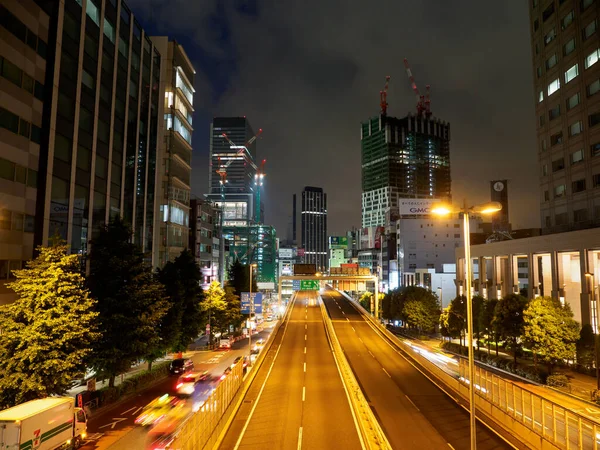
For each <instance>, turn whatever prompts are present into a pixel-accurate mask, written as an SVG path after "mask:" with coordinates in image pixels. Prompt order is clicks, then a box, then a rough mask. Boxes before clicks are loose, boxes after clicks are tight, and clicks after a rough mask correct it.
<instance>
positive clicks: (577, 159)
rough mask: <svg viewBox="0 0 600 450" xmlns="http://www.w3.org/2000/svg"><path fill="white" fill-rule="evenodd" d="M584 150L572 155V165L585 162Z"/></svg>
mask: <svg viewBox="0 0 600 450" xmlns="http://www.w3.org/2000/svg"><path fill="white" fill-rule="evenodd" d="M583 155H584V152H583V149H579V150H577V151H576V152H573V153H571V165H573V164H577V163H579V162H581V161H583Z"/></svg>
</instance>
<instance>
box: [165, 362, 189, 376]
mask: <svg viewBox="0 0 600 450" xmlns="http://www.w3.org/2000/svg"><path fill="white" fill-rule="evenodd" d="M192 370H194V363H193V361H192V360H191V359H189V358H177V359H174V360H173V361H171V364H169V373H170V374H171V375H177V374H184V373H186V372H191V371H192Z"/></svg>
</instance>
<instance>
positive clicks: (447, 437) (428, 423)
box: [322, 290, 511, 450]
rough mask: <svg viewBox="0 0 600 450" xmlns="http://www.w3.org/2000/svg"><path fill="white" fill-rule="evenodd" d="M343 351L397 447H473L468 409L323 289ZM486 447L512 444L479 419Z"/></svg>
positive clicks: (344, 302)
mask: <svg viewBox="0 0 600 450" xmlns="http://www.w3.org/2000/svg"><path fill="white" fill-rule="evenodd" d="M322 297H323V299H324V302H325V306H326V307H327V310H328V311H329V315H330V317H331V319H332V321H333V325H334V327H335V331H336V334H337V336H338V339H339V341H340V344H341V345H342V348H343V349H344V353H345V354H346V357H347V358H348V361H349V362H350V365H351V366H352V369H353V371H354V373H355V375H356V377H357V379H358V381H359V383H360V384H361V387H362V390H363V392H364V394H365V396H366V397H367V399H368V401H369V403H370V404H371V407H372V409H373V411H374V412H375V414H376V416H377V418H378V420H379V422H380V424H381V426H382V428H383V430H384V432H385V433H386V435H387V437H388V439H389V441H390V443H391V445H392V447H393V448H394V449H414V448H449V446H451V447H452V448H454V449H456V450H460V449H465V450H466V449H469V416H468V413H467V412H466V411H465V410H464V409H463V408H461V407H460V406H459V405H457V404H456V403H455V402H454V401H453V400H452V399H450V398H449V397H448V396H446V394H444V393H443V392H442V391H441V390H440V389H439V388H437V387H436V386H435V385H434V384H433V383H431V382H430V381H429V380H428V379H427V378H426V377H425V376H424V375H423V374H421V373H420V372H419V371H418V370H417V369H415V368H414V367H413V366H412V365H411V364H410V363H408V362H407V361H406V360H405V359H404V358H403V357H402V356H401V355H400V354H398V353H397V352H396V351H395V350H394V349H393V348H392V347H391V346H390V345H389V344H388V343H387V342H386V341H384V340H383V339H382V338H381V337H380V336H379V335H378V334H377V333H376V332H375V331H374V330H373V329H372V328H371V326H370V325H369V324H368V323H367V322H366V321H365V320H364V319H363V318H362V316H361V315H360V313H359V312H358V311H356V309H355V308H354V307H353V306H352V305H351V304H350V303H349V302H348V300H346V299H345V298H344V297H343V296H342V295H341V294H340V293H338V292H336V291H332V290H328V291H326V292H324V293H323V294H322ZM477 444H478V448H479V449H482V450H484V449H485V450H491V449H504V448H511V447H510V446H509V445H508V444H506V443H505V442H504V441H503V440H502V439H501V438H500V437H498V436H497V435H496V434H495V433H493V432H492V431H490V430H489V429H488V428H487V427H485V426H483V425H481V424H478V426H477Z"/></svg>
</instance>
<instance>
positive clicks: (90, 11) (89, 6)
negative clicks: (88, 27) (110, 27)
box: [85, 0, 100, 26]
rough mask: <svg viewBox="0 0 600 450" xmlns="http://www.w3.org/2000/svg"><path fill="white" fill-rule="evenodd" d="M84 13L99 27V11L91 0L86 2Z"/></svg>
mask: <svg viewBox="0 0 600 450" xmlns="http://www.w3.org/2000/svg"><path fill="white" fill-rule="evenodd" d="M85 12H86V13H87V15H88V16H89V17H90V19H92V20H93V21H94V23H95V24H96V25H98V26H100V10H99V9H98V7H97V6H96V5H95V4H94V2H93V1H92V0H87V2H86V7H85Z"/></svg>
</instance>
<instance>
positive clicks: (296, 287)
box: [292, 280, 300, 291]
mask: <svg viewBox="0 0 600 450" xmlns="http://www.w3.org/2000/svg"><path fill="white" fill-rule="evenodd" d="M292 289H293V290H294V291H299V290H300V280H292Z"/></svg>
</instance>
